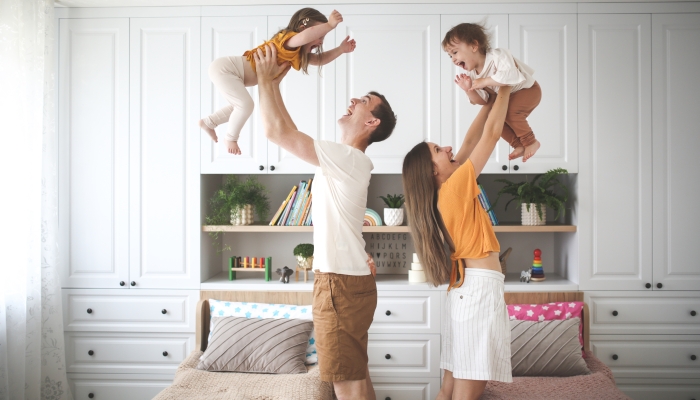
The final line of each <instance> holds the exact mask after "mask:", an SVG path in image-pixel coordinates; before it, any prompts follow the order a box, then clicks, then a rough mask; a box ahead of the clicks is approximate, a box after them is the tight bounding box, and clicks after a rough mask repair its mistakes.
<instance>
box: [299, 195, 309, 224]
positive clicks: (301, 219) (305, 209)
mask: <svg viewBox="0 0 700 400" xmlns="http://www.w3.org/2000/svg"><path fill="white" fill-rule="evenodd" d="M310 214H311V193H309V199H308V201H307V202H306V206H305V207H304V213H303V214H302V215H301V218H300V219H299V225H306V218H307V216H308V215H310Z"/></svg>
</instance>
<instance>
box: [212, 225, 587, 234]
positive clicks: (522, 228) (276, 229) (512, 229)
mask: <svg viewBox="0 0 700 400" xmlns="http://www.w3.org/2000/svg"><path fill="white" fill-rule="evenodd" d="M493 230H494V231H495V232H496V233H528V232H529V233H546V232H576V225H539V226H526V225H515V224H513V225H510V224H504V225H497V226H494V227H493ZM202 231H203V232H250V233H254V232H266V233H289V232H313V231H314V227H313V226H270V225H267V224H265V225H263V224H253V225H204V226H203V227H202ZM362 232H378V233H404V232H405V233H411V228H410V227H409V226H386V225H382V226H363V227H362Z"/></svg>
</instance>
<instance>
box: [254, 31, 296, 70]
mask: <svg viewBox="0 0 700 400" xmlns="http://www.w3.org/2000/svg"><path fill="white" fill-rule="evenodd" d="M296 34H297V32H294V31H289V32H287V33H278V34H277V35H275V36H274V37H273V38H272V39H270V40H267V41H265V43H263V44H261V45H260V46H258V47H256V48H254V49H253V50H248V51H246V52H245V53H243V56H244V57H245V59H246V60H248V61H249V62H250V65H251V66H252V67H253V71H255V58H253V54H254V53H255V52H256V51H257V50H258V49H261V50H262V52H263V54H265V45H266V44H269V45H270V46H275V47H276V48H277V62H278V63H283V62H285V61H289V63H290V64H292V68H294V69H295V70H297V71H299V68H301V53H300V51H301V46H299V47H297V48H296V49H294V50H287V49H285V48H284V43H285V42H287V40H289V39H291V38H292V36H294V35H296Z"/></svg>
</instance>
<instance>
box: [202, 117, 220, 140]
mask: <svg viewBox="0 0 700 400" xmlns="http://www.w3.org/2000/svg"><path fill="white" fill-rule="evenodd" d="M199 127H200V128H202V129H203V130H204V132H206V133H207V134H208V135H209V137H210V138H211V140H213V141H214V142H215V143H217V142H218V141H219V138H218V137H217V136H216V131H215V130H213V129H211V128H210V127H208V126H207V124H205V123H204V120H202V119H200V120H199Z"/></svg>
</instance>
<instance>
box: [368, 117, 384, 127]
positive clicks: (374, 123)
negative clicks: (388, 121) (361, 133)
mask: <svg viewBox="0 0 700 400" xmlns="http://www.w3.org/2000/svg"><path fill="white" fill-rule="evenodd" d="M381 122H382V121H381V120H380V119H379V118H372V119H370V120H369V121H367V122H365V125H367V126H375V127H376V126H379V124H380V123H381Z"/></svg>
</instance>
